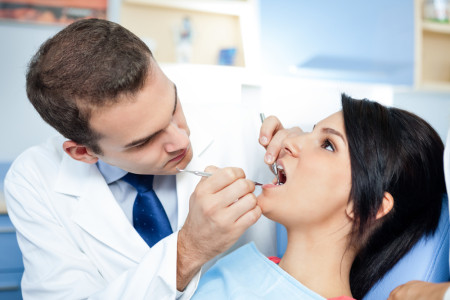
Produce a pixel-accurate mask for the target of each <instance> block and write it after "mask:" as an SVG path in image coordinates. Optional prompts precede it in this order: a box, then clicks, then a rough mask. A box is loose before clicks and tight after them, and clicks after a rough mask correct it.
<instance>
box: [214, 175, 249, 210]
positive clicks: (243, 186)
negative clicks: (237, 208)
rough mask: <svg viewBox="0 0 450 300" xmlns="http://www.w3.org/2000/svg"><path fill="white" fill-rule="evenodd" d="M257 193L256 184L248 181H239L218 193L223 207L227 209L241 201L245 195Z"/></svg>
mask: <svg viewBox="0 0 450 300" xmlns="http://www.w3.org/2000/svg"><path fill="white" fill-rule="evenodd" d="M254 191H255V184H254V182H253V181H250V180H248V179H238V180H236V181H235V182H233V183H232V184H231V185H229V186H227V187H226V188H224V189H223V190H222V191H220V192H218V193H217V194H218V196H220V198H221V199H223V200H222V201H223V202H222V203H221V204H222V206H224V207H227V206H229V205H231V204H233V203H234V202H236V201H240V200H238V199H241V198H242V197H244V196H245V195H247V194H249V193H253V192H254Z"/></svg>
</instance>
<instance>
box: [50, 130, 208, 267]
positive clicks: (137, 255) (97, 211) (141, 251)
mask: <svg viewBox="0 0 450 300" xmlns="http://www.w3.org/2000/svg"><path fill="white" fill-rule="evenodd" d="M209 129H211V128H209ZM200 130H201V131H200ZM194 132H199V133H201V136H199V135H195V134H193V135H191V142H192V147H193V151H194V157H193V159H192V160H191V162H190V163H189V165H188V167H189V168H190V169H192V170H194V169H203V168H204V167H205V164H204V163H203V162H202V159H201V156H202V155H203V154H204V153H205V152H206V151H207V149H208V148H209V147H210V146H211V145H212V144H213V141H214V140H213V138H212V135H211V134H208V133H206V130H205V128H198V129H196V130H194ZM186 175H187V176H186ZM199 180H200V177H197V176H192V175H189V174H177V176H176V183H177V197H178V230H179V229H180V228H181V227H182V226H183V224H184V221H185V219H186V217H187V214H188V211H189V198H190V195H191V194H192V192H193V191H194V189H195V186H196V185H197V183H198V182H199ZM55 191H56V192H58V193H62V194H66V195H71V196H75V197H77V198H78V200H79V203H78V207H77V209H76V210H75V211H74V213H73V215H72V220H73V221H74V222H75V223H77V224H78V225H79V226H80V227H82V228H83V229H84V230H85V231H86V232H88V233H89V234H91V235H92V236H93V237H95V238H96V239H98V240H100V241H102V242H103V243H105V244H106V245H108V246H110V247H111V248H113V249H116V250H117V251H119V252H121V253H122V254H123V255H125V256H127V257H129V258H130V259H132V260H134V261H136V262H139V261H140V260H141V258H142V257H143V255H145V253H146V252H147V251H148V245H147V244H146V243H145V241H144V240H143V239H142V238H141V237H140V236H139V234H138V233H137V231H136V230H135V229H134V227H133V225H132V224H131V223H130V222H129V220H128V219H127V217H126V216H125V214H124V212H123V210H122V209H121V207H120V206H119V204H118V203H117V201H116V199H115V198H114V196H113V194H112V193H111V190H110V189H109V187H108V185H107V183H106V181H105V178H104V177H103V175H102V174H101V173H100V171H99V170H98V168H97V165H96V164H87V163H84V162H79V161H76V160H74V159H72V158H71V157H70V156H68V155H67V154H64V155H63V158H62V163H61V168H60V170H59V174H58V178H57V179H56V184H55ZM99 220H101V221H99Z"/></svg>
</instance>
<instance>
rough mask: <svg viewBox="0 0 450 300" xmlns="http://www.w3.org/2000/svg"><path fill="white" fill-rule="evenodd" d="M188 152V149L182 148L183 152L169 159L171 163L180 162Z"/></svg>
mask: <svg viewBox="0 0 450 300" xmlns="http://www.w3.org/2000/svg"><path fill="white" fill-rule="evenodd" d="M186 152H187V149H184V150H182V152H181V153H180V154H179V155H177V156H176V157H174V158H172V159H171V160H169V163H171V162H179V161H180V160H182V159H183V158H184V157H185V156H186Z"/></svg>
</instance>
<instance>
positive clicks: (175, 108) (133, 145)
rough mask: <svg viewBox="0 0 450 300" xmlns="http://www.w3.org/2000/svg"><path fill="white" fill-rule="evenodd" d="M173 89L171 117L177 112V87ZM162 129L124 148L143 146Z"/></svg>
mask: <svg viewBox="0 0 450 300" xmlns="http://www.w3.org/2000/svg"><path fill="white" fill-rule="evenodd" d="M173 87H174V89H175V103H174V105H173V111H172V115H174V114H175V111H176V110H177V105H178V92H177V86H176V85H175V84H174V85H173ZM163 130H164V129H161V130H158V131H157V132H155V133H152V134H151V135H149V136H147V137H144V138H141V139H138V140H135V141H132V142H131V143H128V144H126V145H125V146H124V148H131V147H135V146H137V145H140V144H143V143H145V142H148V141H149V140H151V139H152V138H153V137H154V136H156V135H158V134H159V133H160V132H162V131H163Z"/></svg>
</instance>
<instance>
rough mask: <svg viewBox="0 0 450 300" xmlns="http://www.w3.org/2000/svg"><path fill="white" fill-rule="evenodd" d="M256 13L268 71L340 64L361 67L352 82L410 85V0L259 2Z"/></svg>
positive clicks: (412, 42) (331, 66)
mask: <svg viewBox="0 0 450 300" xmlns="http://www.w3.org/2000/svg"><path fill="white" fill-rule="evenodd" d="M260 13H261V15H260V18H261V44H262V57H263V65H264V68H265V69H266V70H267V71H269V72H271V73H276V74H280V75H286V74H290V73H289V68H290V67H291V66H295V65H302V64H304V65H305V66H309V67H317V68H319V69H323V68H325V67H326V65H328V67H329V68H335V69H342V65H344V66H346V67H348V68H349V69H352V70H353V71H355V70H357V71H358V70H359V71H360V70H362V69H365V71H362V72H353V73H352V74H353V75H355V74H356V76H351V75H352V74H350V77H348V76H347V79H350V80H353V81H374V82H383V83H393V84H406V85H411V84H412V83H413V61H414V9H413V1H412V0H395V1H392V0H377V1H360V0H339V1H335V0H318V1H311V0H295V1H293V0H279V1H273V0H261V2H260ZM312 58H318V59H315V60H314V61H309V60H310V59H312ZM374 63H376V65H374ZM324 65H325V66H324ZM330 71H332V70H330ZM338 71H339V70H338ZM341 71H342V70H341ZM332 73H333V72H329V74H327V75H324V76H325V77H326V76H328V77H330V78H333V77H334V76H333V74H332ZM347 73H348V72H347ZM340 74H341V75H342V74H343V72H340ZM308 75H311V74H308ZM357 75H359V76H357Z"/></svg>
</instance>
